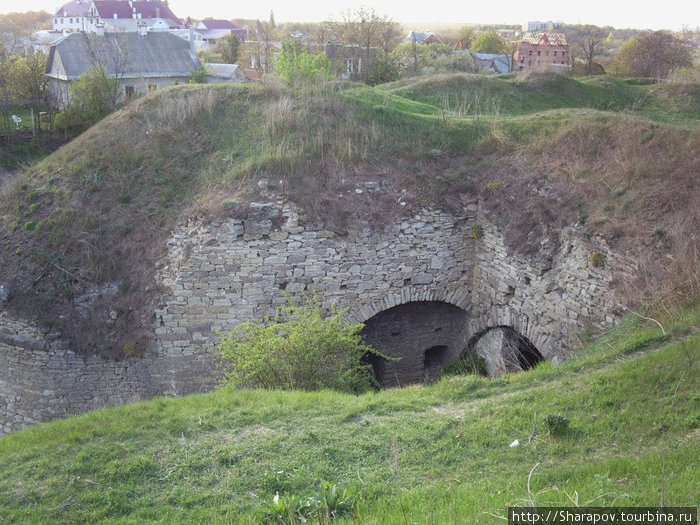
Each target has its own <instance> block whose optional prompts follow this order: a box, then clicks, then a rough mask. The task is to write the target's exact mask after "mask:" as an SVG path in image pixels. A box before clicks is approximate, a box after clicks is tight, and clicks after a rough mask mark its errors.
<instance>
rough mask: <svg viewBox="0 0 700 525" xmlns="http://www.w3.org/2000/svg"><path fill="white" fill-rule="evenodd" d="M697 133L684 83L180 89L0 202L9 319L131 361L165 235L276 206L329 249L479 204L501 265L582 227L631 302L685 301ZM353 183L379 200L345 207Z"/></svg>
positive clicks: (696, 114)
mask: <svg viewBox="0 0 700 525" xmlns="http://www.w3.org/2000/svg"><path fill="white" fill-rule="evenodd" d="M699 121H700V87H699V86H697V85H689V84H653V85H648V84H643V83H634V82H630V81H622V80H618V79H612V78H609V77H592V78H584V79H571V78H566V77H562V76H558V75H552V74H540V75H528V76H506V77H503V78H497V77H487V76H479V75H451V76H444V77H430V78H420V79H417V80H411V81H404V82H401V83H397V84H390V85H387V86H382V87H377V88H369V87H365V86H357V85H353V84H349V83H338V84H331V85H329V86H324V87H322V88H317V89H311V90H305V91H302V92H292V91H288V90H286V89H283V88H279V87H276V86H225V85H219V86H175V87H173V88H170V89H167V90H163V91H160V92H158V93H154V94H152V95H149V96H147V97H144V98H141V99H139V100H136V101H135V102H133V103H132V104H130V105H129V106H127V107H126V108H124V109H122V110H121V111H119V112H117V113H115V114H113V115H111V116H110V117H108V118H106V119H105V120H103V121H102V122H100V123H99V124H98V125H96V126H94V127H93V128H91V129H90V130H88V131H87V132H86V133H84V134H83V135H81V136H80V137H78V138H76V139H75V140H73V141H72V142H71V143H70V144H68V145H66V146H65V147H63V148H61V149H60V150H59V151H57V152H56V153H54V154H53V155H51V156H49V157H48V158H47V159H45V160H44V161H42V162H40V163H38V164H37V165H35V166H33V167H31V168H29V169H28V170H26V172H25V173H24V174H23V175H21V176H19V177H16V178H14V179H13V180H10V181H9V182H5V183H4V184H3V186H2V189H1V191H0V217H1V219H2V220H1V221H0V241H1V242H2V247H3V249H2V250H0V266H2V268H4V269H6V271H5V272H4V274H3V276H2V279H3V282H4V284H5V285H6V286H7V287H8V288H9V289H10V290H11V292H13V293H12V298H11V299H10V301H9V303H8V304H7V307H8V308H9V309H11V310H12V311H14V312H16V313H18V314H19V315H23V316H26V317H31V318H33V319H35V320H36V321H37V322H39V323H41V324H43V325H45V326H46V327H47V330H53V331H54V332H56V333H59V332H60V334H61V336H63V337H66V338H69V339H71V341H72V344H73V346H74V348H76V349H79V350H83V351H99V352H104V353H107V354H112V355H115V354H118V353H119V349H120V348H122V347H123V346H124V344H125V343H129V345H130V346H131V347H140V346H141V345H145V344H147V343H146V341H147V340H148V339H149V338H150V337H152V335H151V334H150V313H151V312H152V308H153V305H154V304H156V303H157V301H158V296H159V293H160V292H159V288H158V286H157V283H156V282H155V278H154V275H155V266H156V265H157V264H158V261H159V259H160V257H161V256H162V255H163V253H164V246H165V239H166V238H167V235H168V233H169V232H170V231H171V229H172V228H173V226H174V225H175V224H176V222H177V221H180V220H183V219H184V218H187V217H199V218H208V217H224V216H237V215H239V214H241V213H242V212H244V210H245V209H246V204H247V203H248V202H250V201H251V200H256V199H269V198H276V197H283V198H288V199H291V200H293V201H295V202H296V203H298V204H299V206H300V207H301V208H302V209H303V210H304V211H305V216H304V217H302V220H306V221H307V222H315V223H323V224H325V226H326V227H328V228H331V229H334V230H336V231H341V232H342V231H344V230H347V229H348V228H352V226H353V224H355V223H357V221H360V220H369V221H370V222H372V223H373V224H374V225H375V226H376V227H377V228H381V227H382V225H384V224H387V223H388V222H390V221H392V220H393V219H394V218H395V217H396V216H398V215H401V214H408V213H412V212H414V211H416V210H418V209H420V208H421V207H424V206H440V207H443V208H446V209H452V208H453V207H459V206H461V204H462V203H463V202H465V201H466V200H469V199H473V198H474V197H475V196H479V197H480V198H481V200H482V201H483V203H484V206H485V209H486V211H487V214H488V216H489V219H490V220H492V221H493V222H494V223H496V224H498V225H499V226H500V227H501V228H502V231H503V234H504V236H505V238H506V241H507V242H508V243H509V245H510V246H511V247H512V249H515V250H518V251H521V252H523V253H529V252H532V251H535V250H537V248H538V246H539V244H538V243H539V240H540V239H541V238H543V237H544V236H545V235H547V234H548V232H551V231H556V230H557V229H559V228H561V227H564V226H572V225H578V227H580V228H581V229H583V230H585V231H586V232H588V233H590V234H592V235H601V236H604V237H606V238H607V239H608V241H609V242H610V244H611V245H612V246H613V248H614V249H618V250H620V251H624V252H627V253H629V254H630V255H631V256H632V257H634V258H637V259H638V260H640V261H642V263H643V267H644V271H642V272H640V279H638V280H637V282H635V283H628V285H627V286H626V290H627V293H629V295H630V302H638V301H639V300H649V299H650V298H651V297H660V296H663V295H671V296H678V295H679V294H681V295H684V296H687V297H692V296H694V294H695V293H696V290H697V289H698V284H699V282H700V278H698V275H699V273H698V265H697V259H698V258H697V253H698V252H699V251H700V246H699V244H700V241H699V240H698V238H697V236H696V235H695V232H697V231H698V230H700V210H698V206H697V202H698V201H700V182H699V181H698V177H697V173H698V171H700V127H699V126H698V122H699ZM362 181H375V182H379V183H380V188H381V191H380V192H377V193H375V194H372V195H370V194H369V193H368V192H364V193H363V194H362V195H358V194H356V193H355V191H354V190H355V189H356V187H357V184H359V183H360V182H362ZM490 183H497V184H495V185H494V184H490ZM496 186H497V187H498V188H499V190H498V191H496V192H493V191H487V189H486V188H489V187H491V188H493V187H496ZM271 195H272V197H271ZM398 201H402V202H404V203H407V204H406V206H405V207H404V206H401V205H399V203H398ZM107 283H109V284H111V285H113V286H117V287H118V289H119V294H118V297H117V299H116V303H115V304H110V305H99V304H97V306H96V308H95V310H94V312H93V314H92V315H91V316H90V317H89V318H85V317H81V315H79V314H78V313H77V312H76V311H75V309H74V307H73V299H74V298H75V297H79V296H80V295H82V294H86V293H90V292H92V291H94V290H95V289H98V288H99V286H101V285H105V284H107ZM113 308H116V309H118V310H120V311H124V312H132V314H133V315H131V316H120V319H122V318H124V319H127V320H128V323H127V324H125V325H124V326H118V327H117V333H116V335H115V334H111V335H110V337H109V340H110V341H112V342H113V344H111V345H110V344H108V343H106V340H107V339H108V338H107V337H106V334H105V333H104V332H103V330H102V329H101V327H102V326H103V325H104V323H103V320H104V319H106V318H107V317H108V316H109V310H110V309H113Z"/></svg>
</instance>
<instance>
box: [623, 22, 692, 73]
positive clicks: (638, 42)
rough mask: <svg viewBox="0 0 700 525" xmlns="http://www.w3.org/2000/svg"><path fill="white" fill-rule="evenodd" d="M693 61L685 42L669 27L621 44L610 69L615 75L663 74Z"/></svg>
mask: <svg viewBox="0 0 700 525" xmlns="http://www.w3.org/2000/svg"><path fill="white" fill-rule="evenodd" d="M692 65H693V60H692V51H691V48H690V46H689V45H688V43H687V42H686V41H684V40H682V39H681V38H678V37H677V36H675V35H674V34H673V33H671V32H670V31H654V32H650V33H646V34H644V35H642V36H640V37H637V38H633V39H631V40H629V41H627V42H626V43H625V44H623V45H622V47H621V48H620V50H619V51H618V53H617V55H616V56H615V59H614V61H613V66H612V69H613V71H614V72H615V74H617V75H619V76H631V77H645V78H658V79H662V78H666V77H668V75H669V74H670V73H671V72H672V71H673V70H675V69H678V68H682V67H690V66H692Z"/></svg>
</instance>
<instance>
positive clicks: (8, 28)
mask: <svg viewBox="0 0 700 525" xmlns="http://www.w3.org/2000/svg"><path fill="white" fill-rule="evenodd" d="M50 27H51V15H50V14H49V13H47V12H46V11H29V12H27V13H8V14H5V15H0V41H2V43H3V45H4V47H5V49H6V50H7V52H8V54H11V55H14V54H21V53H23V52H24V49H25V47H26V43H27V42H28V41H29V38H30V37H31V35H32V34H33V33H34V32H36V31H37V30H39V29H42V28H50Z"/></svg>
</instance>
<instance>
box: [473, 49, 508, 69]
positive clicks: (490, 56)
mask: <svg viewBox="0 0 700 525" xmlns="http://www.w3.org/2000/svg"><path fill="white" fill-rule="evenodd" d="M469 53H470V54H471V56H472V57H474V60H475V61H476V63H477V65H478V66H479V67H480V68H482V69H492V70H493V71H494V72H495V73H499V74H506V73H510V72H511V71H512V70H513V55H506V54H494V53H475V52H474V51H471V50H469Z"/></svg>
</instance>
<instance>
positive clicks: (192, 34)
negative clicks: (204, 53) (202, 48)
mask: <svg viewBox="0 0 700 525" xmlns="http://www.w3.org/2000/svg"><path fill="white" fill-rule="evenodd" d="M190 52H191V53H192V54H193V55H194V54H195V52H194V28H193V27H192V26H191V25H190Z"/></svg>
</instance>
